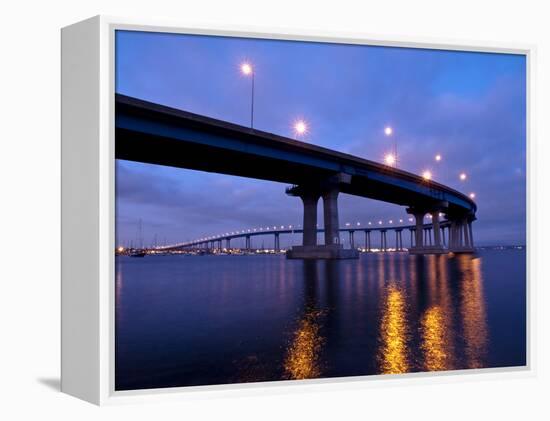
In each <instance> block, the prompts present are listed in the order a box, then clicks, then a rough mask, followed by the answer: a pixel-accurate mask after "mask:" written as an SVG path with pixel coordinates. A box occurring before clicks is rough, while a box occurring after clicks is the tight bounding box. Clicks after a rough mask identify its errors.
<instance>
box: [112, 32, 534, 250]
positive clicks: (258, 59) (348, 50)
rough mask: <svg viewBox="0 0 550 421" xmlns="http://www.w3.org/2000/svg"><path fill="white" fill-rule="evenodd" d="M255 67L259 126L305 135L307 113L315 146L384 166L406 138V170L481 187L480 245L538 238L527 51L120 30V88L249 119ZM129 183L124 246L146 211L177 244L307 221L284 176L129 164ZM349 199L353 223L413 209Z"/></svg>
mask: <svg viewBox="0 0 550 421" xmlns="http://www.w3.org/2000/svg"><path fill="white" fill-rule="evenodd" d="M244 61H249V62H250V63H252V64H253V66H254V69H255V75H256V79H255V82H256V84H255V91H256V93H255V108H254V113H255V124H254V126H255V128H257V129H261V130H264V131H267V132H272V133H277V134H280V135H283V136H289V137H292V136H293V129H292V124H293V122H294V121H295V120H296V119H297V118H299V117H300V118H303V119H305V120H306V121H307V123H308V126H309V128H310V130H309V132H308V134H307V135H306V136H305V138H304V139H302V140H304V141H306V142H310V143H313V144H317V145H321V146H324V147H328V148H331V149H335V150H339V151H343V152H347V153H351V154H353V155H357V156H361V157H364V158H367V159H371V160H374V161H383V157H384V155H385V154H386V153H387V152H390V151H391V150H392V148H393V141H394V140H395V141H396V143H397V152H398V159H399V167H400V168H403V169H405V170H407V171H411V172H414V173H421V172H422V171H423V170H425V169H429V170H430V171H431V172H432V173H433V176H434V179H435V180H437V181H439V182H442V183H444V184H447V185H449V186H452V187H454V188H456V189H458V190H460V191H462V192H464V193H467V194H469V193H471V192H475V194H476V201H477V203H478V208H479V210H478V214H477V216H478V221H476V222H475V223H474V237H475V239H476V241H477V243H478V244H524V243H525V226H526V224H525V215H526V178H525V170H526V168H525V160H526V135H525V133H526V128H525V124H526V123H525V118H526V74H525V72H526V67H525V64H526V63H525V57H524V56H521V55H511V54H489V53H472V52H456V51H443V50H426V49H409V48H394V47H391V48H390V47H374V46H354V45H342V44H326V43H312V42H291V41H277V40H259V39H242V38H229V37H209V36H191V35H179V34H160V33H146V32H132V31H119V32H117V36H116V91H117V92H118V93H122V94H125V95H130V96H134V97H137V98H141V99H144V100H148V101H153V102H157V103H161V104H164V105H168V106H171V107H175V108H179V109H182V110H186V111H191V112H194V113H198V114H203V115H207V116H210V117H214V118H218V119H221V120H226V121H230V122H233V123H237V124H242V125H245V126H246V125H249V123H250V79H249V78H247V77H245V76H243V75H242V74H241V73H240V68H239V66H240V64H241V63H242V62H244ZM388 125H389V126H391V127H392V128H393V129H394V135H393V137H392V139H391V140H390V139H389V138H388V137H386V136H385V135H384V127H386V126H388ZM437 153H439V154H441V155H442V160H441V162H436V161H435V159H434V156H435V155H436V154H437ZM461 172H465V173H466V174H467V175H468V178H467V180H466V181H460V180H459V174H460V173H461ZM116 186H117V218H116V223H117V241H118V243H120V244H128V243H129V241H132V240H133V241H134V243H135V242H136V240H137V232H138V229H137V227H138V221H139V219H141V220H142V221H143V222H142V224H143V238H144V241H145V243H152V242H153V241H154V240H155V237H156V240H157V242H158V243H163V242H164V241H167V242H169V243H171V242H176V241H185V240H189V239H193V238H197V237H202V236H205V235H214V234H219V233H224V232H227V231H235V230H241V229H247V228H254V227H261V226H273V225H282V224H284V225H289V224H294V225H296V224H300V223H301V218H302V209H301V203H300V201H299V200H298V199H296V198H291V197H287V196H286V195H285V194H284V189H285V187H286V186H285V185H282V184H278V183H273V182H266V181H259V180H251V179H244V178H239V177H231V176H226V175H220V174H210V173H203V172H197V171H190V170H183V169H177V168H169V167H161V166H154V165H147V164H140V163H132V162H128V161H117V173H116ZM339 203H340V223H341V225H344V224H345V223H346V222H350V223H356V222H361V223H363V224H365V223H367V222H368V221H378V220H380V219H382V220H384V221H388V220H389V219H392V220H394V221H395V220H399V219H400V218H402V219H404V220H405V221H406V220H407V217H408V215H406V213H405V209H404V208H403V207H399V206H396V205H392V204H387V203H383V202H377V201H373V200H368V199H364V198H357V197H352V196H346V195H341V196H340V202H339ZM321 209H322V208H321V207H320V210H321ZM320 223H322V212H320ZM259 241H261V240H259ZM265 241H266V243H267V242H270V241H271V240H268V239H266V240H265ZM291 242H292V243H298V242H299V239H298V238H294V239H286V240H282V244H283V245H285V244H289V243H291Z"/></svg>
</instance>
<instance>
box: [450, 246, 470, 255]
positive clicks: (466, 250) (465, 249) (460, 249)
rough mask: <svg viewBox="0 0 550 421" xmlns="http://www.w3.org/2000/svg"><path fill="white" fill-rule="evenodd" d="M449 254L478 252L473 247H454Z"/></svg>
mask: <svg viewBox="0 0 550 421" xmlns="http://www.w3.org/2000/svg"><path fill="white" fill-rule="evenodd" d="M449 252H450V253H454V254H472V253H475V252H476V251H475V249H474V248H473V247H454V248H452V249H450V250H449Z"/></svg>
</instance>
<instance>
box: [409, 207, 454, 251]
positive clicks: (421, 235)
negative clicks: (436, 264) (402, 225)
mask: <svg viewBox="0 0 550 421" xmlns="http://www.w3.org/2000/svg"><path fill="white" fill-rule="evenodd" d="M441 206H442V205H436V206H434V207H433V208H432V209H430V210H427V209H418V208H409V209H407V212H408V213H411V214H413V215H414V217H415V219H416V227H415V231H416V233H415V244H414V247H411V248H410V249H409V253H411V254H445V253H447V250H445V249H444V248H443V246H442V245H441V225H440V223H439V212H440V208H441ZM426 213H430V215H431V216H432V225H431V226H430V227H424V216H425V215H426ZM432 231H433V237H432Z"/></svg>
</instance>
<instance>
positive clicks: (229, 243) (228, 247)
mask: <svg viewBox="0 0 550 421" xmlns="http://www.w3.org/2000/svg"><path fill="white" fill-rule="evenodd" d="M225 248H226V249H227V250H230V249H231V238H227V239H226V240H225Z"/></svg>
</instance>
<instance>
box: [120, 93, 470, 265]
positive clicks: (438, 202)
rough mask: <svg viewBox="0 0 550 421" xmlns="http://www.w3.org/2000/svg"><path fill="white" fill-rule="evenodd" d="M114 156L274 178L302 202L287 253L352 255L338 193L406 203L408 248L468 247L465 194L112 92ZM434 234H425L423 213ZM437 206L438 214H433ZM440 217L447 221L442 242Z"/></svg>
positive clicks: (376, 165) (337, 154)
mask: <svg viewBox="0 0 550 421" xmlns="http://www.w3.org/2000/svg"><path fill="white" fill-rule="evenodd" d="M115 157H116V158H118V159H125V160H130V161H138V162H144V163H151V164H159V165H167V166H172V167H179V168H187V169H193V170H200V171H207V172H214V173H221V174H228V175H235V176H241V177H249V178H256V179H262V180H269V181H276V182H281V183H286V184H289V185H291V187H288V188H287V189H286V193H287V195H290V196H294V197H298V198H300V199H301V200H302V203H303V206H304V217H303V225H302V226H303V230H302V232H303V244H302V245H301V246H294V247H293V248H292V249H291V250H290V251H289V252H288V253H287V257H289V258H303V259H308V258H312V259H318V258H329V259H338V258H355V257H357V250H356V249H354V248H352V249H344V248H343V246H342V245H341V244H340V241H339V231H340V226H339V219H338V195H339V193H347V194H351V195H355V196H361V197H365V198H369V199H375V200H382V201H384V202H389V203H394V204H396V205H400V206H405V207H406V211H407V212H408V213H409V214H412V215H413V216H414V218H415V226H414V245H413V246H412V247H411V248H409V252H410V253H414V254H440V253H447V252H455V253H459V252H472V251H473V250H474V248H473V235H472V222H473V221H474V220H475V213H476V210H477V206H476V204H475V202H474V201H473V200H471V199H470V198H469V197H468V196H466V195H465V194H463V193H461V192H458V191H456V190H454V189H452V188H450V187H447V186H445V185H443V184H440V183H437V182H434V181H431V180H425V179H423V178H422V177H421V176H419V175H416V174H412V173H409V172H406V171H402V170H400V169H397V168H393V167H388V166H386V165H382V164H379V163H377V162H373V161H369V160H366V159H363V158H359V157H356V156H352V155H349V154H344V153H341V152H337V151H333V150H330V149H327V148H322V147H319V146H315V145H311V144H308V143H304V142H300V141H297V140H293V139H289V138H286V137H283V136H278V135H275V134H272V133H266V132H263V131H260V130H256V129H251V128H247V127H243V126H239V125H236V124H232V123H228V122H225V121H221V120H217V119H213V118H209V117H205V116H201V115H197V114H192V113H189V112H185V111H181V110H177V109H174V108H169V107H165V106H162V105H159V104H155V103H151V102H146V101H143V100H140V99H137V98H132V97H128V96H124V95H120V94H117V95H116V97H115ZM320 199H322V200H323V214H324V229H323V230H322V231H323V232H324V244H317V204H318V201H319V200H320ZM427 214H429V215H431V217H432V224H431V226H432V229H433V241H432V242H431V244H429V243H428V244H427V243H426V241H425V238H424V237H425V235H424V233H425V229H424V228H425V226H424V217H425V216H426V215H427ZM440 214H442V215H443V218H444V220H443V221H440ZM442 225H445V226H446V227H448V228H449V233H448V241H447V245H446V247H444V244H443V241H442V235H441V234H442Z"/></svg>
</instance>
